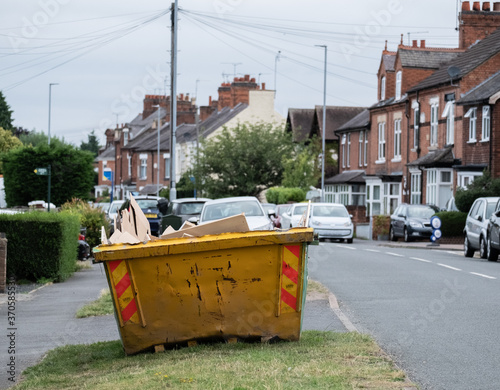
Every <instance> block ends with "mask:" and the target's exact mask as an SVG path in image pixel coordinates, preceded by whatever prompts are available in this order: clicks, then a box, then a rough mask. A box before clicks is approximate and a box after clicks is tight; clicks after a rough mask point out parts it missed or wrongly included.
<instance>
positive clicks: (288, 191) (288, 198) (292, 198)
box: [266, 187, 306, 204]
mask: <svg viewBox="0 0 500 390" xmlns="http://www.w3.org/2000/svg"><path fill="white" fill-rule="evenodd" d="M266 199H267V201H268V202H269V203H274V204H286V203H288V202H302V201H304V200H306V193H305V191H304V190H303V189H301V188H285V187H273V188H270V189H269V190H267V192H266Z"/></svg>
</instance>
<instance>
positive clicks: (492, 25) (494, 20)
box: [458, 1, 500, 49]
mask: <svg viewBox="0 0 500 390" xmlns="http://www.w3.org/2000/svg"><path fill="white" fill-rule="evenodd" d="M472 8H473V10H472V11H471V10H470V2H469V1H464V2H463V3H462V12H461V13H460V16H459V20H460V27H459V38H458V42H459V48H460V49H468V48H469V47H471V46H472V45H473V44H475V43H476V42H478V41H480V40H482V39H484V38H486V37H487V36H488V35H490V34H491V33H492V32H493V31H495V30H496V29H498V28H500V12H499V11H500V3H499V2H494V3H493V10H494V11H495V12H491V2H489V1H486V2H484V3H483V6H482V10H483V12H481V2H480V1H474V4H473V6H472Z"/></svg>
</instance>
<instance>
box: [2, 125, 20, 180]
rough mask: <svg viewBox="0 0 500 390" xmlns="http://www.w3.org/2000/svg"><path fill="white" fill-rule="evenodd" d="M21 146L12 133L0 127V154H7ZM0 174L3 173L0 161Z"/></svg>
mask: <svg viewBox="0 0 500 390" xmlns="http://www.w3.org/2000/svg"><path fill="white" fill-rule="evenodd" d="M21 146H23V143H22V142H21V141H19V139H17V138H16V137H14V136H13V135H12V133H11V132H10V131H8V130H5V129H3V128H2V127H0V153H2V154H3V153H7V152H8V151H9V150H11V149H15V148H18V147H21ZM0 173H3V164H2V162H1V161H0Z"/></svg>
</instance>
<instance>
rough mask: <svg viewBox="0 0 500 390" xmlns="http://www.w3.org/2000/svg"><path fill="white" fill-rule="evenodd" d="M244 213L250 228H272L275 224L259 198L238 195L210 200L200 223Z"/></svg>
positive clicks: (206, 204)
mask: <svg viewBox="0 0 500 390" xmlns="http://www.w3.org/2000/svg"><path fill="white" fill-rule="evenodd" d="M241 213H244V214H245V218H246V220H247V222H248V227H249V228H250V230H272V229H273V224H272V222H271V220H270V219H269V217H268V215H267V213H266V212H265V211H264V209H263V208H262V205H261V204H260V202H259V201H258V199H257V198H255V197H253V196H237V197H232V198H223V199H216V200H209V201H207V202H205V204H204V205H203V209H202V211H201V215H200V220H199V222H198V224H199V225H203V224H204V223H207V222H210V221H215V220H218V219H222V218H227V217H231V216H233V215H238V214H241Z"/></svg>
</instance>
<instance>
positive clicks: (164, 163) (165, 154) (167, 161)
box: [163, 153, 170, 179]
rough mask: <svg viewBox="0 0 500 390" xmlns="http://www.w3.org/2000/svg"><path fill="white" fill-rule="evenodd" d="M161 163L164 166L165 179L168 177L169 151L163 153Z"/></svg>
mask: <svg viewBox="0 0 500 390" xmlns="http://www.w3.org/2000/svg"><path fill="white" fill-rule="evenodd" d="M163 165H164V166H165V179H170V153H163Z"/></svg>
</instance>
